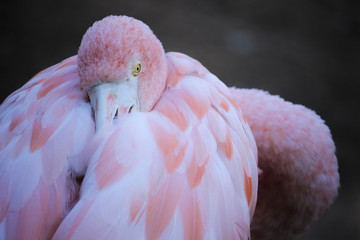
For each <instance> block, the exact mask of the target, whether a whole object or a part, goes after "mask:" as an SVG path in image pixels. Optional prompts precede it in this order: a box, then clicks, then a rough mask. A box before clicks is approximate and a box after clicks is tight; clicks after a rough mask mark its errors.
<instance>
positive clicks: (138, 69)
mask: <svg viewBox="0 0 360 240" xmlns="http://www.w3.org/2000/svg"><path fill="white" fill-rule="evenodd" d="M140 72H141V64H140V63H138V64H135V65H134V66H133V69H132V75H133V76H134V77H135V76H137V75H139V74H140Z"/></svg>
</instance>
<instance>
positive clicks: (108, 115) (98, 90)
mask: <svg viewBox="0 0 360 240" xmlns="http://www.w3.org/2000/svg"><path fill="white" fill-rule="evenodd" d="M88 95H89V98H90V103H91V106H92V109H93V112H94V114H95V130H96V132H98V131H100V130H102V129H105V130H108V129H111V127H112V126H113V123H114V122H115V121H114V119H117V118H118V117H119V116H123V115H126V114H129V113H131V112H134V111H137V110H138V108H139V107H138V101H137V83H136V82H135V83H134V81H131V80H121V81H117V82H111V83H103V84H100V85H97V86H95V87H93V88H91V89H90V90H89V91H88Z"/></svg>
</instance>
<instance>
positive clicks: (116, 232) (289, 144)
mask: <svg viewBox="0 0 360 240" xmlns="http://www.w3.org/2000/svg"><path fill="white" fill-rule="evenodd" d="M241 108H242V109H244V112H242V110H241ZM245 116H246V119H245ZM249 120H250V122H248V121H249ZM249 126H251V128H252V130H253V132H254V136H255V139H254V136H253V134H252V131H251V130H250V127H249ZM0 136H1V138H0V193H1V194H0V239H118V238H121V239H249V237H250V231H251V229H250V223H251V222H252V224H253V225H252V226H251V227H252V229H253V236H254V238H256V239H266V238H269V236H273V237H274V238H277V239H281V238H283V239H290V238H291V237H292V236H294V235H296V234H298V233H300V232H301V231H303V230H305V229H306V228H307V227H308V226H309V224H310V223H312V222H313V221H315V220H316V219H317V218H318V217H319V216H320V214H322V213H323V211H324V210H325V209H326V208H327V207H328V206H329V205H330V204H331V202H332V201H333V199H334V197H335V196H336V193H337V188H338V181H339V176H338V173H337V162H336V157H335V155H334V150H335V147H334V144H333V141H332V139H331V135H330V132H329V130H328V128H327V127H326V126H325V125H324V123H323V122H322V120H321V119H320V118H319V117H318V116H317V115H316V114H314V113H313V112H311V111H309V110H308V109H305V108H304V107H298V106H293V105H292V104H290V103H287V102H284V101H282V100H279V99H278V98H277V97H275V96H270V95H266V94H265V93H262V92H260V91H257V90H253V91H252V90H238V89H229V88H227V87H226V86H225V85H224V84H223V83H222V82H221V81H220V80H219V79H218V78H217V77H216V76H214V75H213V74H211V73H210V72H209V71H208V70H207V69H206V68H205V67H203V66H202V65H201V64H200V63H199V62H198V61H196V60H194V59H192V58H191V57H189V56H186V55H184V54H181V53H175V52H170V53H166V54H165V52H164V50H163V48H162V45H161V43H160V41H159V40H158V39H157V38H156V37H155V35H154V34H153V33H152V31H151V30H150V29H149V27H148V26H146V25H145V24H144V23H142V22H140V21H138V20H135V19H133V18H129V17H126V16H110V17H107V18H105V19H103V20H101V21H99V22H96V23H95V24H94V25H93V26H92V27H91V28H89V30H88V31H87V32H86V34H85V35H84V37H83V40H82V43H81V45H80V48H79V52H78V55H77V56H73V57H70V58H68V59H66V60H64V61H62V62H60V63H59V64H56V65H54V66H52V67H50V68H48V69H45V70H44V71H42V72H40V73H39V74H37V75H36V76H34V77H33V78H32V79H31V80H30V81H29V82H27V83H26V84H25V85H24V86H23V87H21V88H20V89H18V90H17V91H15V92H14V93H13V94H11V95H10V96H9V97H8V98H7V99H6V100H5V101H4V102H3V103H2V105H1V106H0ZM284 139H285V140H284ZM286 139H288V140H289V141H286ZM255 140H256V142H257V144H256V143H255ZM299 146H300V147H299ZM314 146H315V147H314ZM258 150H259V166H260V167H261V168H263V170H259V169H258ZM288 166H291V167H288ZM324 166H326V167H324ZM258 175H260V178H259V179H260V188H259V189H258ZM283 176H287V177H286V179H285V178H283ZM318 176H320V177H318ZM282 180H284V181H282ZM261 181H263V182H261ZM277 183H280V184H277ZM323 186H326V187H323ZM309 189H311V190H309ZM258 191H259V196H263V199H260V201H259V205H258V206H257V208H256V209H257V210H256V211H255V205H256V202H257V196H258ZM289 196H293V197H289ZM295 196H296V197H295ZM284 199H288V200H287V201H284ZM267 200H269V201H267ZM282 203H285V204H282ZM303 203H306V204H305V205H304V204H303ZM302 206H306V207H304V208H302ZM289 209H292V210H293V211H289ZM254 213H255V214H254ZM253 216H254V220H253V221H252V218H253ZM279 229H280V230H279Z"/></svg>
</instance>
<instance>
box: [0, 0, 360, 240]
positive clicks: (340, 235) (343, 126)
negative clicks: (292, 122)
mask: <svg viewBox="0 0 360 240" xmlns="http://www.w3.org/2000/svg"><path fill="white" fill-rule="evenodd" d="M359 3H360V2H359V1H358V0H357V1H341V0H330V1H321V0H303V1H295V0H280V1H259V0H246V1H236V0H226V1H220V0H218V1H216V0H209V1H206V0H202V1H191V0H187V1H181V0H162V1H161V0H158V1H155V0H154V1H146V0H127V1H120V0H117V1H116V0H97V1H94V0H91V1H84V0H79V1H77V0H72V1H70V0H62V1H35V0H33V1H23V2H21V1H11V2H10V1H8V2H7V3H2V5H1V12H2V20H1V38H0V53H1V81H2V87H1V90H0V91H1V92H0V102H2V101H3V100H4V99H5V97H6V96H7V95H9V94H10V93H11V92H12V91H14V90H16V89H17V88H19V87H21V86H22V85H23V84H24V83H25V82H26V81H27V80H28V79H30V78H31V77H32V76H33V75H35V74H36V73H37V72H39V71H40V70H42V69H44V68H46V67H48V66H51V65H53V64H55V63H58V62H59V61H61V60H62V59H64V58H67V57H69V56H72V55H75V54H76V53H77V49H78V46H79V44H80V41H81V37H82V35H83V34H84V32H85V31H86V29H87V28H88V27H89V26H91V25H92V23H93V22H94V21H96V20H100V19H102V18H103V17H105V16H107V15H110V14H113V15H120V14H124V15H128V16H133V17H135V18H138V19H140V20H142V21H144V22H145V23H147V24H148V25H149V26H150V27H151V28H152V30H153V31H154V33H155V34H156V35H157V36H158V38H159V39H160V40H161V41H162V43H163V45H164V48H165V50H166V51H179V52H183V53H185V54H188V55H190V56H192V57H194V58H196V59H198V60H199V61H200V62H201V63H203V64H204V66H206V67H207V68H208V69H209V70H210V71H211V72H213V73H214V74H215V75H217V76H218V77H219V78H220V79H221V80H222V81H224V82H225V83H226V84H227V85H228V86H237V87H240V88H260V89H264V90H267V91H269V92H270V93H271V94H275V95H280V96H282V97H283V98H285V99H287V100H289V101H292V102H295V103H300V104H303V105H305V106H307V107H309V108H311V109H313V110H315V111H316V112H317V113H318V114H319V115H320V116H322V118H323V119H324V120H325V121H326V123H327V124H328V126H329V127H330V129H331V131H332V134H333V137H334V140H335V144H336V146H337V156H338V160H339V167H340V169H339V170H340V175H341V189H340V192H339V197H338V198H337V200H336V202H335V203H334V205H333V206H332V207H331V208H330V209H329V210H328V211H327V212H326V213H325V214H324V215H323V216H322V218H321V219H320V221H319V222H318V223H316V224H315V225H313V227H312V228H311V229H310V230H309V231H308V232H307V233H305V234H304V235H303V236H301V237H300V239H360V191H359V187H358V186H359V183H360V176H359V170H360V163H359V159H360V158H359V143H360V141H359V134H360V127H359V124H360V113H359V102H360V101H359V100H360V99H359V96H358V95H359V81H360V74H359V69H360V44H359V43H360V14H359V8H360V4H359Z"/></svg>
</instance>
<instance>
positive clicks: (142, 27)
mask: <svg viewBox="0 0 360 240" xmlns="http://www.w3.org/2000/svg"><path fill="white" fill-rule="evenodd" d="M78 71H79V76H80V82H81V87H82V88H83V89H84V90H85V91H87V92H88V95H89V98H90V103H91V106H92V109H93V111H94V113H95V128H96V131H98V130H99V129H102V128H103V127H104V126H107V127H108V126H111V123H112V121H113V119H114V118H115V117H116V116H118V115H125V114H129V113H130V112H134V111H142V112H146V111H151V109H152V108H153V106H154V105H155V103H156V102H157V101H158V100H159V98H160V96H161V94H162V92H163V90H164V88H165V84H166V77H167V64H166V58H165V52H164V49H163V47H162V45H161V42H160V41H159V40H158V39H157V38H156V36H155V35H154V34H153V32H152V31H151V30H150V28H149V27H148V26H147V25H146V24H144V23H143V22H141V21H139V20H136V19H134V18H130V17H126V16H109V17H106V18H104V19H103V20H101V21H98V22H95V23H94V25H93V26H92V27H90V28H89V29H88V30H87V32H86V33H85V35H84V37H83V39H82V41H81V45H80V48H79V52H78Z"/></svg>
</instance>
